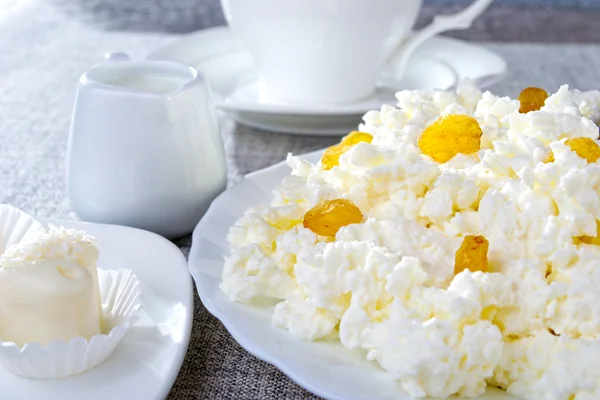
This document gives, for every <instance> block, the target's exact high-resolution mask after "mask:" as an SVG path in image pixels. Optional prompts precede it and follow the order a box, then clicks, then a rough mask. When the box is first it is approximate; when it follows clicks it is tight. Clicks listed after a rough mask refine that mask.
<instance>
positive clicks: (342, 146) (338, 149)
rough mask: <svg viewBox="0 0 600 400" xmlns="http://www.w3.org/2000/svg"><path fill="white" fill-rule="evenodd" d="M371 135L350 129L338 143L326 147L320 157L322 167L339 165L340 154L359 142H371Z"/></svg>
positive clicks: (327, 167)
mask: <svg viewBox="0 0 600 400" xmlns="http://www.w3.org/2000/svg"><path fill="white" fill-rule="evenodd" d="M371 140H373V136H371V135H370V134H368V133H365V132H359V131H352V132H350V133H349V134H348V135H346V136H344V137H343V138H342V141H341V142H340V143H339V144H336V145H333V146H331V147H328V148H327V149H326V150H325V152H324V153H323V156H322V157H321V165H322V166H323V169H326V170H328V169H331V168H333V167H335V166H337V165H339V160H340V156H341V155H342V154H344V153H345V152H347V151H348V150H350V149H351V148H352V146H355V145H357V144H358V143H360V142H366V143H371Z"/></svg>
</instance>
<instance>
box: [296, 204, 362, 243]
mask: <svg viewBox="0 0 600 400" xmlns="http://www.w3.org/2000/svg"><path fill="white" fill-rule="evenodd" d="M362 219H363V215H362V212H361V211H360V209H359V208H358V207H356V206H355V205H354V203H353V202H351V201H350V200H346V199H335V200H325V201H323V202H321V203H319V204H317V205H316V206H314V207H313V208H311V209H310V210H308V211H307V212H306V214H304V227H305V228H308V229H310V230H311V231H313V232H314V233H316V234H317V235H321V236H335V234H336V233H337V231H338V230H339V229H340V228H341V227H342V226H346V225H350V224H358V223H360V222H362Z"/></svg>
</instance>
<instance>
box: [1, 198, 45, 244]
mask: <svg viewBox="0 0 600 400" xmlns="http://www.w3.org/2000/svg"><path fill="white" fill-rule="evenodd" d="M41 227H42V225H41V224H40V223H39V222H37V221H36V220H34V219H33V218H32V217H31V216H30V215H28V214H26V213H24V212H23V211H21V210H19V209H18V208H16V207H13V206H11V205H8V204H0V254H2V253H4V251H5V250H6V248H7V247H8V246H10V245H13V244H17V243H21V242H27V241H28V240H29V239H30V238H31V239H32V238H34V237H35V236H37V234H38V232H39V230H40V228H41Z"/></svg>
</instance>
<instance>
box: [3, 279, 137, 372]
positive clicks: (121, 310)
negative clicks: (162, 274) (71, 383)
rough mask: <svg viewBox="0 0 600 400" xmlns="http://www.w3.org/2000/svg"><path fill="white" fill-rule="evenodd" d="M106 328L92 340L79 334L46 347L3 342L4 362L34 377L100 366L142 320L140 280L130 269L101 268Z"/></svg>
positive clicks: (101, 290) (5, 364) (7, 367)
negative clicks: (139, 316)
mask: <svg viewBox="0 0 600 400" xmlns="http://www.w3.org/2000/svg"><path fill="white" fill-rule="evenodd" d="M98 280H99V284H100V293H101V297H102V309H103V310H102V311H103V315H104V329H103V332H102V333H101V334H98V335H94V336H93V337H92V338H90V340H89V341H88V340H86V339H85V338H83V337H76V338H73V339H71V340H70V341H69V342H65V341H64V340H55V341H52V342H50V343H48V344H47V345H46V346H42V345H40V344H38V343H27V344H25V345H24V346H23V347H22V348H19V347H18V346H17V345H16V344H15V343H13V342H1V341H0V364H2V365H3V366H4V367H5V368H6V369H7V370H9V371H10V372H12V373H14V374H17V375H21V376H24V377H26V378H34V379H58V378H65V377H68V376H71V375H77V374H80V373H82V372H85V371H88V370H90V369H92V368H94V367H96V366H98V365H100V364H101V363H102V362H103V361H104V360H106V358H108V356H110V355H111V354H112V352H113V351H114V350H115V348H116V347H117V345H118V344H119V342H120V341H121V339H123V336H125V334H126V333H127V332H128V331H129V329H131V327H132V326H133V324H135V322H136V321H137V320H138V317H137V315H136V314H137V312H138V311H139V309H140V307H141V306H142V304H141V302H140V301H139V300H138V297H139V295H140V282H139V280H138V279H137V277H136V276H135V274H134V273H133V272H132V271H130V270H128V269H120V270H118V271H115V270H102V269H98Z"/></svg>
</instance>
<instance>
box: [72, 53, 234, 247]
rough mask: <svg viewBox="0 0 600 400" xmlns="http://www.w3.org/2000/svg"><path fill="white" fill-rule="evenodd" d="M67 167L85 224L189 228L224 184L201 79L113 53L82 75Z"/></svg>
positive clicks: (219, 146)
mask: <svg viewBox="0 0 600 400" xmlns="http://www.w3.org/2000/svg"><path fill="white" fill-rule="evenodd" d="M67 164H68V165H67V182H68V192H69V198H70V201H71V206H72V207H73V209H74V210H75V212H76V213H77V214H78V215H79V217H81V218H82V219H83V220H87V221H92V222H103V223H113V224H119V225H127V226H133V227H137V228H141V229H146V230H149V231H153V232H156V233H158V234H160V235H163V236H165V237H169V238H174V237H179V236H183V235H185V234H187V233H189V232H191V231H192V230H193V228H194V227H195V225H196V224H197V222H198V221H199V220H200V218H201V217H202V215H203V214H204V212H205V211H206V209H207V208H208V206H209V205H210V203H211V201H212V200H213V199H214V198H215V197H216V196H217V195H218V194H219V193H220V192H221V191H223V189H224V188H225V186H226V182H227V170H226V164H225V154H224V150H223V143H222V139H221V135H220V132H219V128H218V124H217V119H216V116H215V112H214V109H213V105H212V101H211V98H210V94H209V89H208V87H207V82H206V80H205V79H204V77H203V76H202V75H200V74H199V73H198V72H197V71H196V70H195V69H193V68H191V67H187V66H184V65H180V64H175V63H171V62H163V61H128V57H127V56H126V55H122V54H117V55H112V56H111V57H110V59H109V61H108V62H107V63H106V64H104V65H102V66H100V67H98V68H95V69H93V70H91V71H89V72H87V73H85V74H84V75H83V76H82V77H81V79H80V81H79V87H78V91H77V98H76V101H75V109H74V111H73V120H72V124H71V132H70V136H69V150H68V162H67Z"/></svg>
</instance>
